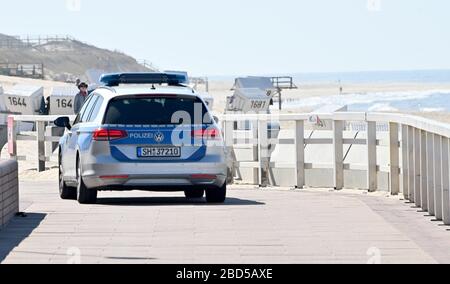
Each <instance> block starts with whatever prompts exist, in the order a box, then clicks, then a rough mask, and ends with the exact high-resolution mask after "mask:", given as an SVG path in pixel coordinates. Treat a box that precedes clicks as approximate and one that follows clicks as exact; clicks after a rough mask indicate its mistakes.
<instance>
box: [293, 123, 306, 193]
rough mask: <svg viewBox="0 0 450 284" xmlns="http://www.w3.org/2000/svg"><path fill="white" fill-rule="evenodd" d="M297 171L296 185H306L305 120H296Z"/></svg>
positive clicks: (301, 186)
mask: <svg viewBox="0 0 450 284" xmlns="http://www.w3.org/2000/svg"><path fill="white" fill-rule="evenodd" d="M295 162H296V163H295V173H296V186H297V188H299V189H302V188H303V187H304V186H305V125H304V122H303V120H297V121H296V122H295Z"/></svg>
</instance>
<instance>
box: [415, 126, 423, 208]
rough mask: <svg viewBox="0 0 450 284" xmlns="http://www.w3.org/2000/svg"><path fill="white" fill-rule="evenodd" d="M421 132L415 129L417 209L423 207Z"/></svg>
mask: <svg viewBox="0 0 450 284" xmlns="http://www.w3.org/2000/svg"><path fill="white" fill-rule="evenodd" d="M421 132H422V131H421V130H420V129H418V128H414V199H413V200H414V204H415V205H416V206H417V207H419V208H420V207H421V206H422V202H421V198H420V193H421V185H422V184H421V175H420V162H421V159H422V157H421V155H420V142H421Z"/></svg>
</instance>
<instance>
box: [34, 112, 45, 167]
mask: <svg viewBox="0 0 450 284" xmlns="http://www.w3.org/2000/svg"><path fill="white" fill-rule="evenodd" d="M36 128H37V148H38V172H43V171H45V160H46V158H45V122H44V121H37V122H36Z"/></svg>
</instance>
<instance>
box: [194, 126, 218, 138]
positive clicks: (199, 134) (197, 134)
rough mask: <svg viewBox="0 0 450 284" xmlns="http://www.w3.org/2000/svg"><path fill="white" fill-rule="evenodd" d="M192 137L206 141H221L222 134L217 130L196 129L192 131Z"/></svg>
mask: <svg viewBox="0 0 450 284" xmlns="http://www.w3.org/2000/svg"><path fill="white" fill-rule="evenodd" d="M192 136H193V137H194V138H198V139H200V138H202V139H204V140H218V139H220V132H219V129H217V128H208V129H196V130H193V131H192Z"/></svg>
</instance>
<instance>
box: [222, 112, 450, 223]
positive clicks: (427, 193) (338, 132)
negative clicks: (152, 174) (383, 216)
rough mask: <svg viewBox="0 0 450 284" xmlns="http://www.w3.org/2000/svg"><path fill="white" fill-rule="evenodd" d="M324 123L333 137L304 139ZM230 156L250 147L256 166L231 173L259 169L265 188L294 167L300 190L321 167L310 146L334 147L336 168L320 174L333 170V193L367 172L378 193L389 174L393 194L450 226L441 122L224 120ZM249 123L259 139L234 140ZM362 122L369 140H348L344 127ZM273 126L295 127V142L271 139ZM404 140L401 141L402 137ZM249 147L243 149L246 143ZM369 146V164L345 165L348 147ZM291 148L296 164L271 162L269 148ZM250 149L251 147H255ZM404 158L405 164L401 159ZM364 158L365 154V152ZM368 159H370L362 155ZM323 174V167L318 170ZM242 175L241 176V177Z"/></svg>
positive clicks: (336, 117)
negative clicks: (381, 130)
mask: <svg viewBox="0 0 450 284" xmlns="http://www.w3.org/2000/svg"><path fill="white" fill-rule="evenodd" d="M317 118H320V120H321V121H331V124H332V128H331V129H329V127H328V128H327V130H331V131H332V133H333V134H332V138H331V139H329V138H323V139H311V138H308V139H307V138H305V133H304V131H305V122H310V123H312V124H314V121H317V120H318V119H317ZM220 119H221V121H222V124H223V129H224V136H225V141H226V146H227V151H228V152H229V153H232V154H231V155H229V156H230V157H236V154H235V152H234V151H235V147H237V146H236V145H235V144H236V143H239V144H238V145H239V147H240V146H241V145H245V146H251V147H252V148H253V157H254V161H250V162H247V161H246V162H238V161H236V160H233V161H232V162H231V165H232V166H231V167H232V168H231V172H232V173H234V172H235V171H236V172H237V170H236V169H235V168H234V167H241V168H250V169H257V177H256V178H253V180H254V181H255V182H256V183H257V184H259V185H260V186H267V185H268V183H269V181H268V180H269V176H270V175H271V174H273V173H271V174H270V171H271V169H274V168H276V167H277V165H281V164H283V167H282V168H290V169H292V168H294V169H295V176H296V178H295V180H296V182H295V183H296V185H295V186H296V187H297V188H303V187H304V186H305V185H306V184H305V170H307V169H308V170H309V169H311V167H316V166H317V164H308V163H305V144H307V145H310V144H316V145H323V144H328V145H330V144H332V149H333V150H332V151H333V157H332V158H333V163H332V164H330V165H322V166H321V167H320V169H323V168H324V167H325V168H328V169H330V168H331V169H332V170H333V182H334V188H335V189H336V190H340V189H342V188H343V187H344V177H345V175H344V170H349V169H358V170H361V169H362V170H365V171H366V172H367V185H366V186H367V189H368V190H369V191H376V190H378V188H379V184H378V174H379V173H380V172H381V171H387V174H388V180H389V181H388V183H389V185H388V186H389V189H390V193H391V194H393V195H397V194H399V193H400V192H402V193H403V196H404V197H405V199H407V200H410V201H411V202H412V203H415V205H416V206H417V207H421V208H422V209H423V210H424V211H428V212H430V214H431V215H434V216H436V218H437V219H438V220H443V221H444V224H446V225H450V193H449V192H450V177H449V175H450V148H449V147H450V124H446V123H442V122H437V121H434V120H430V119H427V118H422V117H418V116H413V115H409V114H399V113H377V112H374V113H371V112H368V113H365V112H353V113H352V112H335V113H300V114H243V115H236V114H233V115H222V116H220ZM243 121H249V122H252V124H253V125H254V127H255V125H256V130H255V129H254V130H253V132H254V133H257V136H256V137H255V136H252V138H251V139H247V140H246V139H245V138H244V139H234V134H235V133H234V127H235V122H243ZM353 121H359V122H363V123H366V124H367V128H366V131H364V132H365V133H366V134H367V138H366V139H345V138H344V135H343V133H344V131H345V122H353ZM270 122H291V123H294V122H295V127H294V135H295V137H294V139H278V140H277V139H269V137H268V134H267V131H268V125H269V123H270ZM379 123H386V124H388V126H389V127H388V131H389V132H388V133H389V138H388V143H387V146H388V148H389V153H388V157H387V158H388V161H389V163H388V166H387V167H386V166H380V165H378V163H377V156H378V155H379V153H378V152H377V147H378V146H384V145H381V144H382V143H380V140H378V139H377V124H379ZM400 135H401V136H400ZM245 140H246V142H247V144H243V141H245ZM349 143H350V144H354V145H356V144H358V145H364V144H365V145H366V146H367V150H366V155H367V156H366V157H367V164H366V165H349V164H348V163H345V159H344V146H345V145H348V144H349ZM274 144H275V145H279V147H281V146H282V145H286V144H290V145H293V146H295V147H294V149H295V150H294V151H292V150H290V151H291V152H290V155H292V156H294V157H295V163H280V162H275V163H274V162H271V161H270V154H269V155H266V154H264V153H268V149H269V147H270V145H272V146H273V145H274ZM250 149H251V148H250ZM400 153H401V157H402V158H401V160H400ZM361 154H363V152H362V153H361ZM363 155H365V154H363ZM315 169H319V168H315ZM238 176H240V174H239V175H238Z"/></svg>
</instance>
